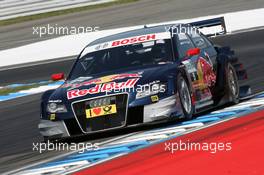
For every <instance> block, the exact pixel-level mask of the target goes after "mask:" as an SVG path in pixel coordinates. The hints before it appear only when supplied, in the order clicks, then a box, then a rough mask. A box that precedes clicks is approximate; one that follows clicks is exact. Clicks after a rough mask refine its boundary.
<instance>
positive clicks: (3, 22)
mask: <svg viewBox="0 0 264 175" xmlns="http://www.w3.org/2000/svg"><path fill="white" fill-rule="evenodd" d="M136 1H139V0H117V1H113V2H107V3H103V4H96V5H90V6H84V7H76V8H71V9H65V10H58V11H53V12H47V13H40V14H36V15H30V16H21V17H17V18H12V19H7V20H1V21H0V26H6V25H10V24H15V23H21V22H26V21H31V20H37V19H43V18H48V17H52V16H59V15H65V14H70V13H76V12H81V11H88V10H94V9H98V8H104V7H109V6H113V5H120V4H125V3H132V2H136Z"/></svg>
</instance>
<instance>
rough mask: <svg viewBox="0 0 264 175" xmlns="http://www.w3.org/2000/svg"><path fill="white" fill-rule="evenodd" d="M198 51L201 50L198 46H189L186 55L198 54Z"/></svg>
mask: <svg viewBox="0 0 264 175" xmlns="http://www.w3.org/2000/svg"><path fill="white" fill-rule="evenodd" d="M200 52H201V50H200V49H199V48H191V49H189V50H187V52H186V56H188V57H191V56H194V55H199V54H200Z"/></svg>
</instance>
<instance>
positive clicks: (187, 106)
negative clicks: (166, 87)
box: [177, 75, 194, 120]
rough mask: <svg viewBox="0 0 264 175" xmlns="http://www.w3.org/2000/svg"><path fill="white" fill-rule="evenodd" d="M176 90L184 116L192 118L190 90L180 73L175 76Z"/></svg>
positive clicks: (192, 107)
mask: <svg viewBox="0 0 264 175" xmlns="http://www.w3.org/2000/svg"><path fill="white" fill-rule="evenodd" d="M177 90H178V93H179V98H180V102H181V107H182V111H183V114H184V116H185V118H186V119H188V120H189V119H192V116H193V112H194V106H193V104H192V100H191V99H192V98H191V92H190V88H189V86H188V84H187V82H186V80H185V79H184V78H183V76H181V75H179V76H178V77H177Z"/></svg>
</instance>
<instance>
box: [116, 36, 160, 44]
mask: <svg viewBox="0 0 264 175" xmlns="http://www.w3.org/2000/svg"><path fill="white" fill-rule="evenodd" d="M155 39H156V34H148V35H142V36H136V37H132V38H126V39H121V40H117V41H113V42H112V44H111V46H112V47H117V46H123V45H128V44H135V43H141V42H145V41H151V40H155Z"/></svg>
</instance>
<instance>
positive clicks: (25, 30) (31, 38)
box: [0, 0, 264, 59]
mask: <svg viewBox="0 0 264 175" xmlns="http://www.w3.org/2000/svg"><path fill="white" fill-rule="evenodd" d="M263 7H264V2H263V0H250V1H249V0H235V1H230V0H140V1H138V2H136V3H131V4H123V5H118V6H112V7H108V8H102V9H96V10H90V11H84V12H80V13H74V14H68V15H63V16H57V17H51V18H47V19H41V20H36V21H30V22H25V23H21V24H14V25H10V26H6V27H0V41H1V42H0V50H2V49H7V48H11V47H15V46H22V45H25V44H28V43H32V42H37V41H41V40H45V39H49V38H53V37H55V36H52V35H45V36H42V37H41V38H40V37H39V36H38V35H35V34H34V35H33V29H32V27H33V26H34V27H37V26H45V25H47V24H50V25H51V26H55V24H57V25H58V26H68V27H71V26H75V27H79V26H83V27H86V26H89V27H94V26H98V27H100V30H104V29H109V28H116V27H127V26H131V25H138V24H148V23H156V22H163V21H170V20H177V19H186V18H192V17H199V16H207V15H214V14H222V13H226V12H234V11H241V10H248V9H255V8H263ZM1 59H3V58H1Z"/></svg>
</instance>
